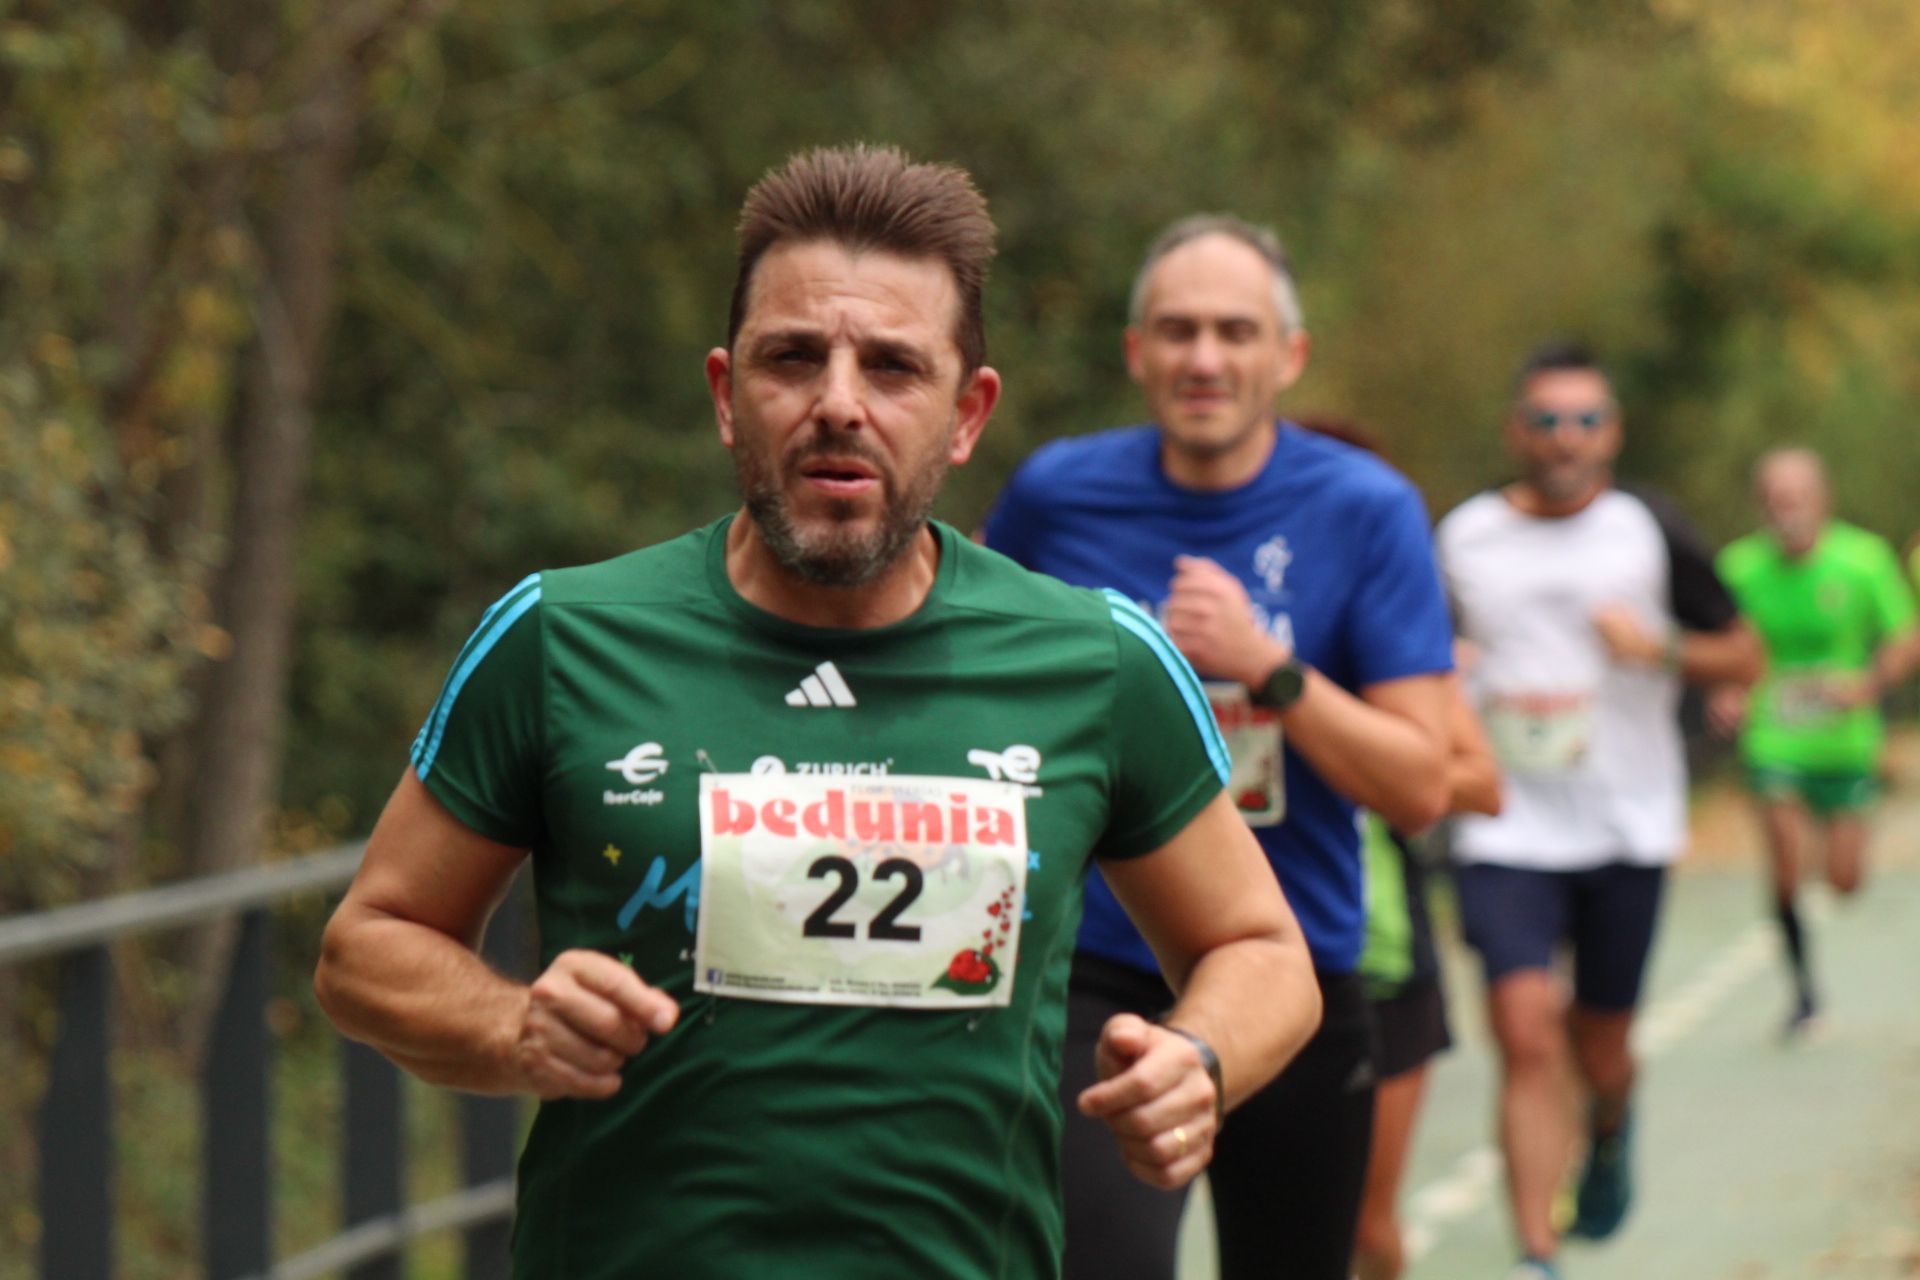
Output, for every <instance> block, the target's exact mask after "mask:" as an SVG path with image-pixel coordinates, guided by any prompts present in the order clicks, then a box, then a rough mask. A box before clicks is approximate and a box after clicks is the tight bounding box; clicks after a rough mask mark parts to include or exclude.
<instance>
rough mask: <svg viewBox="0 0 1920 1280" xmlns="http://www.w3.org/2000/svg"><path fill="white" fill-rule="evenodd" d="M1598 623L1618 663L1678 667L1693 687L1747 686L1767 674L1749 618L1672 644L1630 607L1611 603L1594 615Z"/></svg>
mask: <svg viewBox="0 0 1920 1280" xmlns="http://www.w3.org/2000/svg"><path fill="white" fill-rule="evenodd" d="M1593 625H1594V630H1596V631H1598V632H1599V633H1600V639H1601V642H1602V643H1604V644H1605V645H1606V646H1607V650H1608V652H1610V653H1611V654H1612V655H1613V657H1614V660H1615V661H1617V662H1628V663H1637V664H1639V665H1641V666H1647V667H1658V666H1664V665H1667V664H1669V663H1672V664H1674V665H1675V666H1677V668H1678V669H1679V672H1680V675H1681V677H1682V678H1683V679H1685V680H1686V681H1687V683H1688V684H1701V685H1711V684H1736V685H1741V686H1746V685H1751V684H1752V683H1753V682H1754V681H1756V680H1758V679H1759V678H1760V675H1761V673H1762V672H1763V671H1765V670H1766V665H1767V656H1766V651H1765V650H1764V649H1763V648H1761V645H1760V637H1759V636H1757V635H1755V634H1754V631H1753V628H1752V627H1750V626H1748V625H1747V623H1746V621H1745V620H1744V619H1740V618H1736V619H1734V620H1733V621H1732V622H1730V623H1728V624H1727V625H1726V626H1724V627H1721V628H1720V629H1718V630H1716V631H1690V630H1681V631H1676V632H1674V633H1673V639H1672V640H1671V641H1669V640H1666V639H1663V638H1661V637H1660V636H1658V635H1656V634H1654V633H1653V632H1652V631H1649V630H1648V629H1647V628H1646V627H1644V626H1642V625H1641V624H1640V622H1639V620H1638V617H1637V615H1636V614H1635V613H1634V612H1633V610H1632V609H1630V608H1628V607H1627V606H1624V605H1608V606H1607V607H1605V608H1603V609H1601V610H1599V611H1598V612H1597V613H1595V614H1594V617H1593Z"/></svg>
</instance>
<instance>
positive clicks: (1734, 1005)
mask: <svg viewBox="0 0 1920 1280" xmlns="http://www.w3.org/2000/svg"><path fill="white" fill-rule="evenodd" d="M1721 807H1722V809H1725V807H1726V806H1724V805H1723V806H1721ZM1735 817H1736V820H1735V821H1733V822H1732V823H1723V824H1721V825H1723V826H1725V827H1727V828H1728V831H1729V834H1728V835H1727V836H1725V837H1723V838H1722V839H1723V841H1724V842H1726V843H1727V844H1728V847H1724V848H1721V849H1718V850H1707V851H1703V853H1702V854H1700V855H1697V856H1694V857H1691V858H1689V859H1688V860H1687V862H1685V863H1683V864H1682V866H1681V868H1680V869H1679V871H1678V872H1677V874H1676V875H1675V876H1674V878H1673V880H1672V881H1671V884H1670V889H1669V893H1668V897H1667V901H1666V905H1665V908H1664V912H1665V914H1664V919H1663V921H1662V925H1661V932H1660V935H1659V938H1658V941H1657V943H1656V949H1655V953H1654V961H1653V970H1652V973H1651V976H1650V980H1649V990H1648V993H1647V997H1646V1000H1645V1003H1644V1004H1643V1006H1642V1011H1643V1012H1642V1017H1641V1019H1640V1022H1639V1027H1638V1040H1639V1044H1640V1048H1641V1054H1642V1058H1641V1068H1642V1071H1641V1078H1640V1087H1639V1091H1638V1132H1637V1151H1636V1169H1637V1173H1638V1178H1637V1195H1636V1199H1635V1202H1634V1209H1633V1212H1632V1214H1631V1216H1630V1217H1629V1218H1628V1220H1627V1223H1626V1225H1625V1226H1624V1227H1623V1228H1622V1229H1621V1231H1620V1233H1619V1235H1617V1236H1616V1237H1615V1238H1614V1239H1612V1240H1610V1241H1608V1242H1606V1243H1604V1244H1583V1243H1576V1244H1569V1245H1568V1246H1567V1247H1566V1248H1564V1249H1563V1250H1562V1253H1561V1258H1560V1261H1561V1270H1562V1273H1563V1275H1564V1276H1565V1277H1566V1280H1669V1278H1672V1280H1829V1278H1831V1280H1894V1278H1895V1277H1909V1278H1910V1277H1916V1276H1920V792H1916V791H1914V790H1912V789H1907V790H1905V791H1903V792H1902V793H1901V794H1899V795H1897V796H1895V797H1894V798H1893V799H1892V800H1890V801H1889V802H1888V803H1887V804H1886V805H1885V806H1883V809H1882V812H1881V815H1880V820H1879V827H1878V831H1877V833H1876V836H1875V840H1874V844H1873V849H1872V854H1871V856H1870V861H1869V878H1868V883H1867V885H1866V888H1865V890H1864V891H1863V893H1862V894H1861V895H1860V896H1859V897H1858V898H1857V899H1855V900H1853V901H1851V902H1836V901H1834V900H1832V899H1831V898H1830V897H1827V896H1818V897H1813V898H1812V906H1811V910H1812V914H1813V918H1814V921H1815V922H1814V924H1813V925H1812V938H1813V947H1814V959H1815V964H1816V966H1817V968H1816V972H1817V974H1818V976H1819V979H1820V982H1821V985H1822V988H1823V990H1824V992H1825V996H1826V1001H1825V1005H1826V1011H1827V1014H1826V1018H1825V1026H1824V1028H1823V1030H1822V1031H1821V1032H1820V1033H1819V1034H1818V1035H1817V1036H1815V1037H1814V1038H1812V1039H1811V1040H1808V1041H1805V1042H1801V1043H1797V1044H1793V1045H1785V1044H1783V1043H1782V1041H1781V1039H1780V1035H1779V1029H1780V1026H1781V1022H1782V1019H1783V1017H1784V1014H1785V1012H1786V1008H1787V985H1786V979H1785V975H1784V969H1783V966H1782V962H1781V961H1780V959H1779V951H1778V943H1777V941H1776V938H1775V935H1774V932H1773V931H1772V930H1771V929H1769V928H1766V927H1764V926H1763V925H1762V924H1761V922H1760V914H1761V909H1762V905H1763V902H1764V898H1763V893H1762V888H1761V874H1760V869H1759V856H1758V851H1757V843H1756V842H1757V838H1758V837H1757V833H1756V832H1754V831H1753V830H1752V829H1751V828H1750V827H1748V826H1747V824H1745V823H1744V822H1742V821H1738V820H1737V819H1738V815H1737V812H1736V815H1735ZM1698 846H1699V842H1698V841H1696V847H1698ZM1810 897H1811V895H1810ZM1450 933H1451V931H1449V934H1450ZM1445 960H1446V966H1447V977H1448V979H1449V984H1450V985H1449V994H1450V996H1451V1001H1452V1009H1453V1027H1454V1038H1455V1041H1456V1044H1455V1047H1454V1049H1453V1050H1452V1051H1451V1052H1450V1053H1448V1054H1446V1055H1445V1056H1444V1057H1443V1058H1441V1059H1440V1061H1439V1062H1438V1064H1437V1065H1436V1066H1435V1068H1434V1070H1433V1072H1432V1075H1431V1077H1430V1080H1429V1084H1428V1092H1427V1103H1426V1107H1425V1110H1424V1111H1423V1112H1422V1115H1421V1119H1420V1128H1419V1131H1418V1132H1417V1134H1416V1137H1415V1146H1414V1155H1413V1162H1412V1168H1411V1169H1410V1171H1409V1174H1408V1177H1407V1180H1406V1183H1405V1187H1404V1191H1403V1195H1402V1199H1401V1208H1402V1215H1403V1222H1405V1223H1406V1224H1407V1225H1408V1226H1409V1227H1410V1228H1411V1231H1412V1237H1411V1239H1410V1243H1411V1245H1412V1246H1413V1248H1414V1249H1415V1250H1416V1251H1417V1252H1418V1255H1419V1256H1418V1258H1417V1260H1416V1261H1414V1262H1413V1263H1412V1265H1410V1266H1409V1267H1408V1269H1407V1280H1499V1278H1500V1277H1502V1276H1504V1275H1505V1273H1506V1269H1507V1268H1508V1267H1509V1266H1510V1265H1511V1264H1512V1262H1513V1259H1514V1255H1515V1251H1514V1245H1513V1243H1512V1237H1511V1232H1510V1229H1509V1226H1508V1219H1507V1213H1506V1204H1505V1187H1504V1184H1503V1182H1502V1180H1501V1169H1500V1165H1499V1163H1498V1160H1497V1158H1496V1157H1495V1156H1494V1154H1493V1152H1492V1150H1491V1149H1490V1148H1489V1145H1488V1144H1489V1142H1490V1140H1491V1135H1492V1109H1491V1108H1492V1098H1493V1087H1494V1078H1495V1077H1494V1066H1493V1062H1492V1061H1491V1058H1490V1055H1489V1046H1488V1040H1487V1037H1486V1032H1485V1020H1484V1017H1483V1016H1482V1013H1481V988H1480V979H1479V974H1478V972H1477V968H1476V966H1475V965H1474V963H1473V961H1472V958H1471V956H1470V955H1468V954H1467V953H1465V952H1463V951H1461V950H1459V949H1458V948H1457V947H1452V948H1449V949H1448V952H1447V954H1446V956H1445ZM1194 1209H1195V1211H1194V1212H1190V1213H1189V1215H1188V1223H1187V1230H1186V1237H1185V1240H1184V1248H1183V1251H1182V1266H1181V1271H1180V1277H1181V1280H1214V1276H1215V1271H1214V1266H1213V1261H1212V1257H1211V1241H1210V1239H1209V1234H1210V1233H1209V1226H1210V1224H1209V1222H1208V1220H1207V1214H1206V1210H1205V1202H1204V1198H1203V1197H1196V1204H1195V1205H1194Z"/></svg>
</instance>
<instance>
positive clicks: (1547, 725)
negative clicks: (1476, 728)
mask: <svg viewBox="0 0 1920 1280" xmlns="http://www.w3.org/2000/svg"><path fill="white" fill-rule="evenodd" d="M1480 718H1481V722H1482V723H1483V724H1484V725H1485V726H1486V730H1487V741H1488V742H1489V743H1491V744H1492V746H1493V754H1494V755H1495V757H1497V758H1498V759H1499V761H1500V763H1501V764H1502V765H1504V766H1505V767H1507V768H1508V769H1512V770H1514V771H1516V772H1522V773H1554V772H1561V771H1564V770H1567V769H1573V768H1577V767H1579V766H1580V765H1581V764H1582V763H1584V762H1585V760H1586V758H1587V754H1588V752H1589V751H1590V750H1591V749H1592V747H1593V695H1592V694H1590V693H1585V692H1573V693H1493V694H1489V695H1488V696H1487V701H1486V704H1485V705H1484V706H1483V707H1482V708H1481V713H1480Z"/></svg>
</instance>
